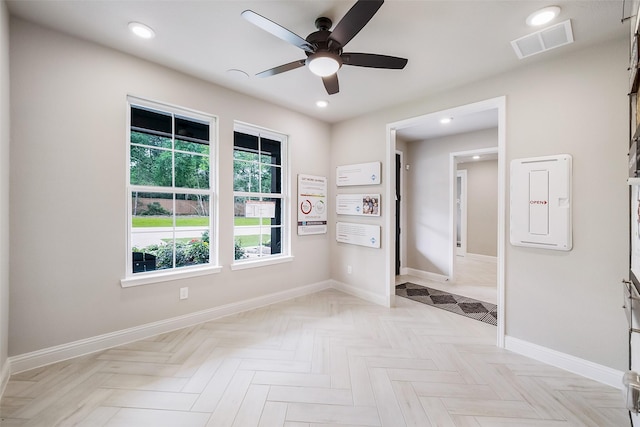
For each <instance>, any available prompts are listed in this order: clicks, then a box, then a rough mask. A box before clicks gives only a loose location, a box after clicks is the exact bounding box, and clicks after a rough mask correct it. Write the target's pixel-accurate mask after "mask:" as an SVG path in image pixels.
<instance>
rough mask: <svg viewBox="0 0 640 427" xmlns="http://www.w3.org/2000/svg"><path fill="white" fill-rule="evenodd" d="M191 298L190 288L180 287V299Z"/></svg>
mask: <svg viewBox="0 0 640 427" xmlns="http://www.w3.org/2000/svg"><path fill="white" fill-rule="evenodd" d="M187 298H189V288H180V299H187Z"/></svg>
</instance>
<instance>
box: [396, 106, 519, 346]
mask: <svg viewBox="0 0 640 427" xmlns="http://www.w3.org/2000/svg"><path fill="white" fill-rule="evenodd" d="M505 109H506V99H505V97H498V98H493V99H489V100H486V101H481V102H477V103H473V104H468V105H464V106H460V107H455V108H451V109H448V110H443V111H438V112H434V113H430V114H426V115H423V116H419V117H414V118H411V119H407V120H403V121H399V122H394V123H390V124H388V125H387V159H386V160H387V164H388V165H393V164H394V163H395V156H396V147H397V145H396V138H397V137H398V133H399V134H400V135H402V136H404V135H406V134H407V132H412V131H414V130H416V131H420V130H422V129H424V128H425V127H428V126H432V125H433V126H435V124H436V123H437V122H439V120H440V118H442V117H457V116H468V117H471V116H477V117H481V116H482V115H483V114H484V113H490V114H492V115H493V116H494V117H497V135H498V137H497V147H491V148H489V149H488V150H493V151H494V152H496V153H497V163H498V188H497V193H498V197H497V199H498V215H497V216H498V230H497V235H498V238H497V257H496V264H497V265H496V269H497V301H496V302H497V306H498V322H497V323H498V324H497V345H498V346H499V347H504V331H505V323H504V312H505V311H504V309H505V308H504V251H505V235H506V230H505V210H506V209H505V205H506V201H505V197H506V196H505V194H506V191H505V182H506V175H505V174H506V168H505V145H506V141H505ZM476 129H481V128H476ZM476 129H467V130H466V131H462V132H471V131H473V130H476ZM462 132H460V133H462ZM424 139H425V140H426V139H429V138H424ZM401 141H402V139H401ZM454 160H455V159H454V158H453V157H452V158H451V161H452V162H453V161H454ZM409 163H411V160H410V159H409ZM411 169H413V167H412V168H411ZM449 170H450V171H451V173H450V184H449V192H450V198H449V200H450V201H451V206H450V210H449V228H448V230H445V229H443V230H442V232H443V233H445V234H448V235H449V238H448V241H449V242H450V243H449V244H448V245H449V249H448V250H447V252H448V254H449V256H450V261H449V271H448V273H449V275H454V274H455V257H456V256H457V249H458V247H457V238H456V233H457V221H456V210H457V207H456V180H457V172H456V167H455V164H453V165H452V167H450V169H449ZM404 172H405V170H404V169H402V168H398V167H395V168H394V167H389V168H387V169H386V179H385V191H386V194H388V195H390V197H392V196H393V195H394V194H395V193H396V188H395V187H396V186H397V185H398V182H397V181H398V180H402V173H404ZM398 173H400V176H396V174H398ZM400 188H401V187H400ZM403 196H404V197H403V199H406V200H408V199H407V197H410V195H408V194H404V195H403ZM401 200H402V199H401ZM409 204H410V202H409ZM402 206H405V207H404V208H403V210H404V211H405V212H406V211H407V208H406V206H407V205H406V204H405V203H403V204H402ZM395 208H396V204H394V203H388V204H386V207H385V219H384V224H385V228H384V234H385V235H384V239H386V241H387V242H389V244H388V245H387V246H386V249H385V259H386V266H387V269H386V270H387V275H386V281H387V303H388V305H389V306H393V305H395V285H396V283H395V279H396V274H395V273H396V263H397V258H398V257H397V251H398V250H399V249H397V248H398V240H400V241H401V242H402V238H403V237H402V236H403V235H408V234H411V233H413V232H414V231H415V230H414V231H411V230H408V229H407V226H406V224H404V221H403V217H404V216H405V214H404V213H403V214H402V215H396V212H395ZM398 221H399V224H400V226H399V227H398V226H397V225H396V224H397V223H398ZM398 228H399V229H400V234H399V235H398V234H397V233H396V231H397V230H398ZM445 228H446V227H445ZM405 253H406V251H405ZM402 270H403V268H402V267H401V268H400V271H401V272H402ZM447 276H448V275H447ZM446 278H447V277H446V276H445V279H446Z"/></svg>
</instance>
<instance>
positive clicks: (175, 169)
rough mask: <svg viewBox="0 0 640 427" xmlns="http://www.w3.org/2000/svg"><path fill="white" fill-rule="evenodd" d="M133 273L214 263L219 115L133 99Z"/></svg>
mask: <svg viewBox="0 0 640 427" xmlns="http://www.w3.org/2000/svg"><path fill="white" fill-rule="evenodd" d="M129 122H130V127H129V132H128V147H129V150H128V151H129V167H128V178H129V179H128V183H129V187H128V188H129V192H128V194H129V199H130V204H129V208H128V212H129V221H128V223H129V250H128V253H129V254H130V259H129V261H128V270H127V271H128V274H127V276H128V277H131V276H135V275H138V276H141V275H156V276H158V272H161V271H164V272H167V271H176V270H181V271H184V270H193V269H194V268H202V267H206V266H211V265H213V264H214V262H213V261H214V252H213V248H214V247H215V245H212V242H215V240H214V239H213V237H214V236H213V230H214V228H213V218H212V212H213V206H212V204H213V202H214V194H213V175H214V174H213V173H212V172H213V168H212V159H211V157H212V154H213V153H212V138H211V135H212V130H214V126H215V123H214V118H213V117H211V116H206V115H203V114H200V113H195V112H191V111H188V110H182V109H179V108H175V107H169V106H165V105H162V104H156V103H151V102H147V101H143V100H139V99H134V98H129Z"/></svg>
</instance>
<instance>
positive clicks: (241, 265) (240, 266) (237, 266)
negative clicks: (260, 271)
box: [230, 255, 293, 270]
mask: <svg viewBox="0 0 640 427" xmlns="http://www.w3.org/2000/svg"><path fill="white" fill-rule="evenodd" d="M291 261H293V256H291V255H288V256H281V257H277V258H266V259H260V260H256V261H253V260H251V261H239V262H236V263H234V264H231V266H230V268H231V270H245V269H247V268H257V267H265V266H267V265H274V264H282V263H285V262H291Z"/></svg>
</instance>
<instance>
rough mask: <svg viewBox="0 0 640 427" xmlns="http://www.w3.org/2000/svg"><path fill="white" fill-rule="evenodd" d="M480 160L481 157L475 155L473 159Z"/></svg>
mask: <svg viewBox="0 0 640 427" xmlns="http://www.w3.org/2000/svg"><path fill="white" fill-rule="evenodd" d="M479 158H480V156H478V155H475V156H473V157H472V159H473V160H478V159H479Z"/></svg>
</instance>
